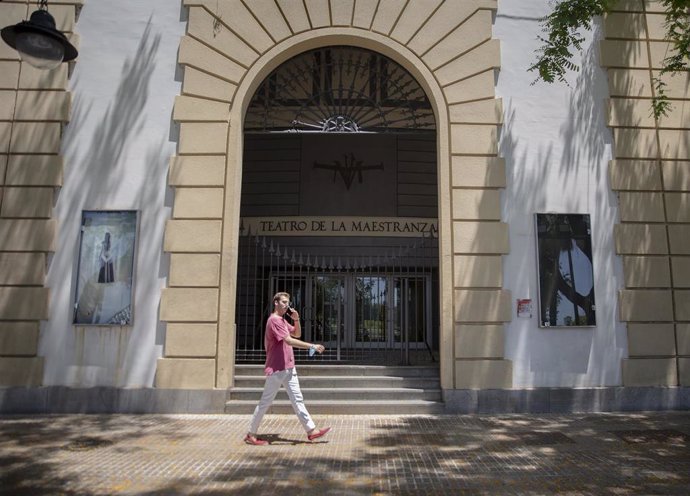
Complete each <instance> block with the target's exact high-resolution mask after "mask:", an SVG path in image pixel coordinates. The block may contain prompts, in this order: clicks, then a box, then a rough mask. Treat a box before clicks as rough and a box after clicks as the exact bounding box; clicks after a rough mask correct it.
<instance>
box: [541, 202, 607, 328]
mask: <svg viewBox="0 0 690 496" xmlns="http://www.w3.org/2000/svg"><path fill="white" fill-rule="evenodd" d="M590 226H591V224H590V218H589V214H552V213H548V214H536V230H537V264H538V268H539V318H540V320H539V325H540V326H541V327H593V326H596V324H597V321H596V305H595V301H594V265H593V258H592V231H591V227H590Z"/></svg>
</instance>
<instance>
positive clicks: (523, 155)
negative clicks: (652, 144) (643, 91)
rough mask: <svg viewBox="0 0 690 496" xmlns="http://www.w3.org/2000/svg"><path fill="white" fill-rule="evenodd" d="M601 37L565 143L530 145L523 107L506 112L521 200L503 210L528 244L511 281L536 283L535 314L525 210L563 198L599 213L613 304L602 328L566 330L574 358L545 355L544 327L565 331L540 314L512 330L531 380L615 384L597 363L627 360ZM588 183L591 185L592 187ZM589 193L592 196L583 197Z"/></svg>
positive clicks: (512, 186)
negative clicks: (541, 320) (520, 129)
mask: <svg viewBox="0 0 690 496" xmlns="http://www.w3.org/2000/svg"><path fill="white" fill-rule="evenodd" d="M602 38H603V33H602V27H601V23H600V22H599V23H596V24H595V29H594V33H593V41H592V43H591V44H590V45H589V47H588V49H587V50H586V51H585V52H584V53H583V58H582V68H581V71H580V72H579V73H578V74H577V78H576V81H575V83H574V84H573V87H572V97H571V99H570V102H569V107H568V110H567V113H566V120H565V121H564V122H563V124H562V125H561V127H560V129H559V132H558V135H557V136H556V137H555V139H556V140H558V141H554V142H551V143H548V144H546V145H544V146H542V147H541V148H540V149H537V150H533V151H530V150H529V144H528V143H526V142H524V141H521V137H520V134H519V133H516V130H515V126H516V125H517V124H516V122H517V121H518V120H519V117H522V118H523V119H524V116H517V115H516V114H517V109H516V108H514V107H512V106H510V105H509V106H507V108H506V110H505V118H504V125H503V128H502V136H501V143H500V146H501V148H500V156H502V157H504V158H505V161H506V168H507V170H506V176H507V188H506V191H508V192H512V193H511V195H510V196H508V195H507V194H506V193H504V195H505V196H506V197H512V199H513V201H517V199H519V202H520V205H519V207H518V208H504V213H503V215H504V221H505V222H507V223H508V224H509V225H510V226H511V236H512V237H514V238H515V237H517V238H520V239H521V241H524V243H523V244H524V248H523V249H522V250H520V249H516V248H515V247H513V249H512V250H511V257H513V261H512V263H511V270H513V271H514V274H512V275H511V279H512V280H513V281H518V282H520V284H523V285H526V286H528V287H529V288H532V289H533V291H531V293H532V294H534V296H533V301H534V309H533V311H534V312H535V317H536V315H538V312H539V303H538V301H537V300H538V298H537V287H538V281H537V273H536V254H535V250H536V245H535V233H534V226H533V223H532V222H531V217H530V221H528V222H526V221H525V213H526V212H527V213H530V214H533V213H535V212H544V211H547V210H548V211H554V208H555V204H558V205H559V206H558V209H559V211H560V210H561V209H565V211H569V212H573V213H590V215H591V216H592V225H593V233H592V243H593V248H594V253H593V259H594V260H593V263H594V277H595V280H594V284H595V293H596V294H597V296H598V298H597V299H598V301H601V300H602V299H603V297H604V295H606V297H607V298H608V299H609V301H611V302H612V304H608V305H603V306H602V305H600V306H599V307H598V309H597V310H598V313H597V317H598V327H597V328H596V329H589V328H570V329H568V330H566V331H564V332H567V333H568V335H569V336H571V337H572V339H571V343H577V346H576V348H577V350H572V351H573V353H572V354H571V355H569V359H568V361H567V363H565V362H563V361H562V360H560V359H559V357H560V356H561V354H560V353H555V354H554V353H551V354H550V355H549V356H545V355H544V354H545V353H546V348H545V346H548V345H549V343H548V337H549V336H545V333H547V334H549V335H553V337H556V336H555V335H554V333H557V332H559V331H558V330H553V329H550V330H549V329H536V330H533V329H532V327H533V326H536V325H537V321H536V320H535V319H533V320H532V322H531V323H530V324H529V326H528V327H529V329H532V330H530V331H527V330H526V329H527V328H524V329H523V332H515V333H513V335H512V336H511V335H507V336H506V342H507V343H511V337H512V339H513V342H512V343H511V344H510V346H507V347H506V348H507V349H510V350H513V353H514V356H506V358H509V359H513V360H516V359H520V360H524V361H528V362H529V373H530V381H532V382H533V383H534V384H537V385H550V384H562V385H564V386H580V385H582V384H580V383H579V379H578V377H582V376H584V375H587V379H586V380H587V382H588V383H593V384H601V385H604V384H606V383H608V384H610V383H611V382H612V379H613V377H614V375H615V372H614V373H612V372H611V371H610V370H607V369H606V368H605V367H602V366H600V365H598V364H613V363H620V360H621V358H623V353H624V348H625V343H624V342H622V343H621V342H620V338H621V333H619V332H617V328H618V319H617V299H616V296H615V293H616V290H617V289H618V287H620V285H621V283H620V273H621V270H620V260H619V259H618V258H617V257H616V256H615V255H614V254H612V253H611V252H610V251H609V250H613V249H614V242H613V225H614V224H615V223H617V222H618V219H617V217H616V213H617V201H616V197H615V194H614V193H612V192H611V189H610V185H609V184H608V179H607V178H608V160H605V159H606V158H607V156H608V155H609V150H610V148H611V146H612V137H611V132H610V130H609V129H608V128H607V127H606V125H607V115H606V112H605V107H604V105H603V104H604V103H605V102H602V101H601V98H599V97H598V95H605V94H607V93H608V91H607V86H608V83H607V78H606V73H605V72H604V70H602V68H601V67H600V62H599V58H598V52H599V43H600V40H601V39H602ZM537 84H540V85H541V84H546V83H541V82H540V83H537ZM522 125H524V123H523V124H522ZM556 145H561V146H556ZM529 163H532V164H534V165H533V167H531V168H529V167H524V166H522V164H529ZM544 178H550V181H549V183H548V185H549V187H548V188H547V187H546V186H544V187H540V186H542V185H545V184H547V183H544ZM578 185H580V186H578ZM581 185H586V188H585V190H583V188H582V186H581ZM585 195H586V198H583V196H585ZM504 203H505V202H504ZM600 207H601V208H600ZM612 260H613V263H611V261H612ZM513 296H514V297H518V295H513ZM513 305H514V303H513ZM513 312H514V310H513ZM513 320H514V321H513V323H512V326H511V327H513V328H514V329H515V330H516V331H519V329H518V327H516V326H518V325H519V324H518V323H516V322H515V318H514V316H513ZM518 320H520V319H518ZM602 333H605V334H602ZM518 336H519V337H518ZM545 338H547V341H545ZM556 342H560V339H559V340H558V341H556V340H554V341H553V343H552V344H555V343H556ZM538 350H541V351H538ZM535 352H536V353H535ZM604 354H606V356H605V355H604ZM542 355H543V356H542ZM564 367H565V368H564ZM612 367H613V368H615V367H620V366H619V365H613V366H612ZM610 368H611V366H609V369H610ZM618 380H619V379H618Z"/></svg>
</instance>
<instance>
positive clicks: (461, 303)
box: [0, 0, 690, 412]
mask: <svg viewBox="0 0 690 496" xmlns="http://www.w3.org/2000/svg"><path fill="white" fill-rule="evenodd" d="M33 9H34V4H33V3H32V2H28V1H20V0H4V1H3V2H2V3H0V18H2V19H3V25H7V24H13V23H16V22H19V21H21V20H23V19H26V18H27V17H28V14H30V12H31V11H32V10H33ZM548 9H549V2H548V1H547V0H521V1H519V2H517V1H510V0H500V1H497V0H409V1H395V0H389V1H387V0H338V1H334V0H330V1H329V0H304V1H303V0H250V1H248V0H220V1H218V0H183V1H181V2H170V1H169V0H151V1H147V2H137V1H135V0H120V1H118V2H105V1H103V0H84V1H81V0H53V1H51V2H50V3H49V11H50V12H51V14H52V15H53V16H54V17H55V18H56V20H57V22H58V28H59V29H60V30H62V31H65V32H66V33H67V34H68V35H69V37H70V39H71V40H72V41H73V42H74V43H76V44H77V45H78V48H79V51H80V55H79V58H78V59H77V61H76V62H75V63H70V64H69V65H68V64H63V65H62V66H61V67H60V68H58V69H56V70H53V71H49V72H41V71H38V70H36V69H33V68H31V67H30V66H29V65H27V64H26V63H23V62H20V61H19V59H18V56H17V53H16V52H15V51H13V50H12V49H10V48H9V47H8V46H5V45H3V46H2V47H0V66H2V67H1V68H0V103H1V105H0V145H1V146H2V150H0V191H2V193H1V195H2V196H0V202H1V203H0V386H1V387H2V389H0V405H2V406H0V410H3V411H53V410H58V411H59V410H75V411H95V410H99V409H100V410H107V411H142V410H147V408H149V409H158V410H166V411H208V412H211V411H222V408H223V405H224V402H225V396H226V391H227V390H228V388H230V387H231V386H232V385H233V383H234V379H235V366H236V364H237V363H240V362H242V361H243V360H247V361H251V359H252V357H254V358H256V356H255V355H252V353H260V342H259V344H258V345H257V344H256V341H257V336H258V335H256V334H252V332H254V331H251V329H254V330H256V329H257V328H259V329H260V327H261V325H260V319H261V316H262V315H263V314H265V308H263V307H262V304H263V305H265V304H266V303H267V302H268V301H269V298H270V295H271V294H272V293H273V292H274V291H275V290H280V289H286V288H289V290H290V291H291V293H293V297H294V298H296V300H297V301H296V303H297V304H298V307H299V308H304V309H305V310H307V309H309V312H307V314H305V316H304V317H305V320H306V322H305V327H306V329H307V332H308V333H310V334H309V336H310V338H312V339H314V340H315V339H319V340H322V341H326V342H328V343H329V344H330V346H329V349H331V350H337V354H335V355H330V358H329V359H331V360H333V361H339V360H341V359H344V358H346V357H347V356H348V355H347V354H348V353H350V352H351V353H353V355H352V356H353V357H355V359H356V360H359V361H360V363H366V360H367V357H371V356H376V357H377V360H381V359H383V360H385V357H386V353H385V352H387V351H390V352H392V353H393V354H395V355H396V356H399V355H400V354H402V353H409V352H410V351H411V352H412V353H413V355H414V354H417V355H424V354H425V353H427V352H428V353H429V354H431V355H432V356H434V358H435V360H436V361H435V362H434V363H436V364H438V367H439V374H440V384H441V389H442V391H443V399H444V402H445V405H446V409H447V411H449V412H453V411H463V412H464V411H485V410H498V411H529V410H540V411H543V410H553V411H560V410H615V409H622V408H623V409H625V408H628V409H629V408H639V409H649V408H687V407H688V405H689V404H690V397H689V396H688V389H687V387H688V385H689V384H690V251H689V250H690V249H689V248H688V243H687V241H688V240H689V239H690V196H689V195H690V193H689V192H690V118H689V117H688V108H689V107H688V105H690V103H689V100H690V89H689V88H690V84H689V79H688V76H687V74H683V75H676V76H674V77H672V78H667V88H668V89H667V92H668V94H669V96H670V98H671V99H672V102H671V103H672V104H673V107H672V110H671V111H670V113H669V114H668V115H667V116H665V117H662V118H661V119H654V118H653V117H650V115H651V112H650V108H651V107H650V104H651V98H652V97H653V95H654V87H653V84H652V78H653V77H654V76H655V75H656V74H658V71H659V69H660V67H661V61H662V60H663V58H664V57H665V56H666V54H667V50H668V43H667V42H665V41H664V24H663V22H664V15H663V10H662V6H661V5H660V3H659V2H656V1H653V0H621V1H620V2H619V3H618V5H617V7H616V8H615V10H614V11H613V12H612V13H611V14H609V15H607V16H606V18H605V19H601V20H598V21H597V22H596V23H595V29H594V30H593V32H591V33H588V34H587V35H586V41H585V44H584V50H583V53H582V56H581V59H580V60H579V64H580V66H581V70H580V71H579V72H575V73H573V74H571V75H569V76H568V77H569V85H555V86H551V85H545V84H543V83H536V84H532V83H533V80H534V74H533V73H530V72H528V71H527V69H528V68H529V66H530V65H531V64H532V63H533V61H534V58H535V55H534V50H535V49H536V48H538V46H539V42H538V40H537V36H538V35H539V33H540V27H539V19H540V18H541V17H542V16H544V15H545V14H546V13H547V12H548ZM123 219H124V220H123ZM132 219H133V220H132ZM262 257H263V258H262ZM266 257H268V259H270V260H272V261H271V262H270V263H267V262H266ZM111 260H112V261H111ZM281 264H282V265H281ZM257 281H259V282H258V283H257ZM595 297H596V300H595ZM374 310H375V311H374ZM372 312H373V313H372ZM398 316H399V317H398ZM259 341H260V339H259ZM352 350H358V351H357V353H359V354H357V353H355V352H354V351H352ZM398 352H399V353H398ZM341 353H342V355H341ZM382 357H383V358H382ZM350 358H352V357H350ZM104 398H105V399H104ZM156 402H158V403H156ZM155 404H158V406H155ZM147 405H148V406H147ZM151 405H154V406H151Z"/></svg>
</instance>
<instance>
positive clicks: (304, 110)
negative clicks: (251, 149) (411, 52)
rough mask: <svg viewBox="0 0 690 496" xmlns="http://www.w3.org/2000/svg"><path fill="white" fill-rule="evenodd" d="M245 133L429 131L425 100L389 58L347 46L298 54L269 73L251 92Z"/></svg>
mask: <svg viewBox="0 0 690 496" xmlns="http://www.w3.org/2000/svg"><path fill="white" fill-rule="evenodd" d="M244 128H245V131H246V132H312V133H383V132H420V131H434V130H435V129H436V122H435V119H434V113H433V110H432V108H431V104H430V102H429V99H428V98H427V96H426V94H425V93H424V90H423V89H422V88H421V86H420V85H419V83H417V81H416V80H415V79H414V77H413V76H412V75H411V74H410V73H409V72H408V71H407V70H405V69H404V68H403V67H402V66H400V65H399V64H397V63H396V62H394V61H393V60H391V59H389V58H388V57H385V56H383V55H381V54H378V53H376V52H372V51H370V50H365V49H362V48H357V47H350V46H332V47H326V48H320V49H317V50H312V51H309V52H305V53H302V54H300V55H298V56H296V57H293V58H292V59H290V60H288V61H287V62H285V63H283V64H282V65H281V66H279V67H278V68H277V69H275V70H274V71H273V72H272V73H271V74H270V75H269V76H268V77H267V78H266V79H265V80H264V81H263V83H262V84H261V86H259V89H258V90H257V91H256V93H255V94H254V97H253V98H252V100H251V102H250V104H249V108H248V110H247V115H246V117H245V123H244Z"/></svg>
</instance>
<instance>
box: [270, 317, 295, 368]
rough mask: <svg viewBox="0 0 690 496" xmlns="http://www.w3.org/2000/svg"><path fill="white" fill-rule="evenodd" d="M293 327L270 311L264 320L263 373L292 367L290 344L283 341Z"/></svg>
mask: <svg viewBox="0 0 690 496" xmlns="http://www.w3.org/2000/svg"><path fill="white" fill-rule="evenodd" d="M293 329H294V327H292V326H291V325H290V324H288V323H287V322H286V321H285V319H283V317H281V316H279V315H277V314H275V313H272V314H271V316H270V317H269V318H268V322H266V335H265V336H264V346H265V348H266V367H265V368H264V373H265V374H266V375H271V374H272V373H273V372H279V371H281V370H286V369H290V368H293V367H294V366H295V354H294V352H293V351H292V346H290V345H289V344H287V343H286V342H285V338H286V337H288V336H289V335H290V334H291V333H292V331H293Z"/></svg>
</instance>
